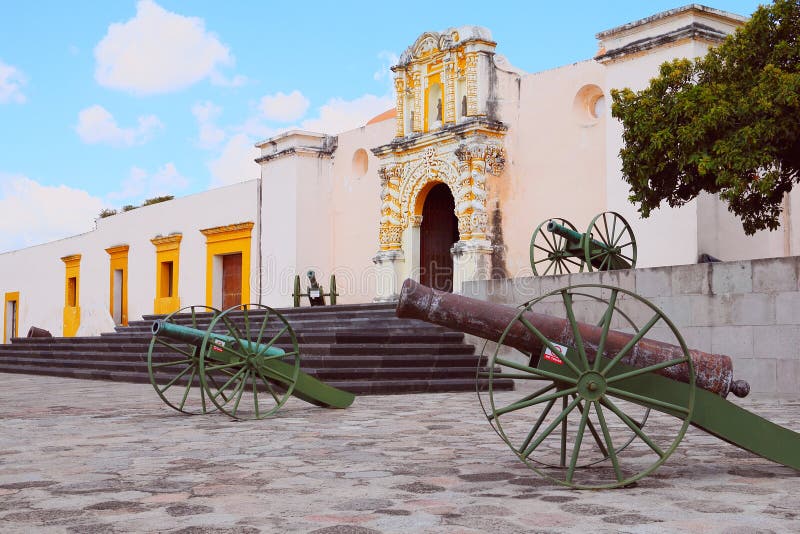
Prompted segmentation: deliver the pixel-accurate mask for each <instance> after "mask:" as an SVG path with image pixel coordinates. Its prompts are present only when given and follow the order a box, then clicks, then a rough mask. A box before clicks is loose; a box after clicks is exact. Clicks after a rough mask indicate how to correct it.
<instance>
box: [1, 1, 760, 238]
mask: <svg viewBox="0 0 800 534" xmlns="http://www.w3.org/2000/svg"><path fill="white" fill-rule="evenodd" d="M680 5H682V3H681V2H679V1H665V0H650V1H644V0H607V1H605V2H583V1H578V2H551V1H548V2H541V1H529V2H502V1H501V2H473V1H470V0H465V1H461V2H457V3H455V2H453V3H450V2H421V1H414V0H411V1H406V2H402V3H397V2H393V3H389V2H370V3H367V2H347V1H338V2H330V1H325V2H316V1H309V2H274V1H272V2H271V1H263V0H262V1H245V0H241V1H235V2H219V1H213V0H192V1H189V0H158V1H153V0H141V1H138V2H137V1H136V0H129V1H123V0H115V1H113V2H88V1H86V0H83V1H78V2H64V1H57V0H48V1H35V0H31V1H28V2H18V1H11V0H5V1H2V2H1V3H0V252H2V251H6V250H13V249H16V248H21V247H24V246H29V245H32V244H36V243H40V242H44V241H49V240H52V239H57V238H60V237H64V236H66V235H71V234H74V233H79V232H82V231H87V230H89V229H91V228H92V227H93V219H94V217H95V216H96V215H97V213H99V211H100V210H101V209H103V208H119V207H120V206H122V205H125V204H139V203H141V202H142V200H144V199H146V198H150V197H153V196H156V195H160V194H174V195H176V196H183V195H187V194H191V193H193V192H197V191H202V190H205V189H208V188H209V187H215V186H219V185H223V184H228V183H233V182H236V181H242V180H247V179H252V178H256V177H257V176H258V167H257V165H256V164H255V163H253V161H252V160H253V158H254V157H255V155H256V151H255V149H254V148H253V143H255V142H256V141H258V140H261V139H264V138H266V137H269V136H271V135H274V134H276V133H278V132H280V131H282V130H285V129H287V128H304V129H312V130H317V131H326V132H327V133H336V132H338V131H342V130H344V129H349V128H352V127H356V126H359V125H360V124H363V123H364V122H366V120H368V119H369V118H370V117H372V116H374V115H377V114H378V113H380V112H382V111H385V110H386V109H389V108H390V107H391V106H392V96H391V78H390V74H391V72H390V71H389V70H388V67H389V66H390V65H391V64H393V61H394V60H396V58H397V56H399V55H400V53H401V52H402V51H403V50H404V49H405V48H406V47H407V46H409V45H410V44H412V43H413V41H414V40H415V39H416V37H417V36H419V34H421V33H422V32H424V31H428V30H435V31H441V30H443V29H445V28H447V27H451V26H461V25H464V24H476V25H481V26H486V27H487V28H489V29H490V30H491V31H492V35H493V37H494V40H495V41H496V42H497V43H498V46H497V52H498V53H499V54H503V55H505V56H506V57H507V58H508V59H509V60H510V62H511V63H512V64H513V65H515V66H516V67H518V68H521V69H523V70H525V71H528V72H536V71H541V70H545V69H549V68H553V67H558V66H561V65H565V64H569V63H573V62H575V61H581V60H584V59H589V58H591V57H592V56H593V55H594V54H595V52H596V49H597V42H596V40H595V37H594V36H595V34H596V33H597V32H600V31H603V30H606V29H609V28H612V27H614V26H618V25H620V24H624V23H627V22H630V21H633V20H636V19H638V18H642V17H646V16H649V15H652V14H655V13H657V12H660V11H663V10H666V9H671V8H674V7H678V6H680ZM708 5H710V6H711V7H714V8H717V9H722V10H726V11H731V12H734V13H738V14H741V15H749V14H750V13H752V12H753V11H754V10H755V9H756V7H757V6H758V2H756V1H752V0H714V1H709V2H708ZM67 207H69V208H68V209H67Z"/></svg>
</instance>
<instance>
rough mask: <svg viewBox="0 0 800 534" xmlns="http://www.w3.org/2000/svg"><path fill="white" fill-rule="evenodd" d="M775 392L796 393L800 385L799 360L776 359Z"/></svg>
mask: <svg viewBox="0 0 800 534" xmlns="http://www.w3.org/2000/svg"><path fill="white" fill-rule="evenodd" d="M777 366H778V380H777V386H776V387H777V393H780V394H792V395H794V394H796V393H797V391H798V387H799V386H800V360H778V361H777Z"/></svg>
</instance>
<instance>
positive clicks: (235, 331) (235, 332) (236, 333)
mask: <svg viewBox="0 0 800 534" xmlns="http://www.w3.org/2000/svg"><path fill="white" fill-rule="evenodd" d="M221 317H222V322H224V323H225V326H227V327H228V333H230V334H231V336H232V337H233V338H235V340H236V343H237V344H238V345H239V346H240V347H242V348H244V343H242V338H243V337H244V336H243V335H242V332H241V331H240V330H239V327H238V326H236V323H234V322H233V321H231V319H230V317H228V316H227V315H225V314H222V316H221Z"/></svg>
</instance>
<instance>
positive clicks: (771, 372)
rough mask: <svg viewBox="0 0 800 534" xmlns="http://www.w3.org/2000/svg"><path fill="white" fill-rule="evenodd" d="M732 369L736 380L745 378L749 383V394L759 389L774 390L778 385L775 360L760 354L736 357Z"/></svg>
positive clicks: (755, 392)
mask: <svg viewBox="0 0 800 534" xmlns="http://www.w3.org/2000/svg"><path fill="white" fill-rule="evenodd" d="M733 369H734V373H733V376H734V378H735V379H736V380H745V381H747V383H748V384H750V391H751V393H750V394H751V395H754V394H758V392H760V391H769V392H774V391H776V389H777V387H778V370H777V369H778V366H777V360H774V359H769V358H764V357H760V356H757V357H756V358H752V359H751V358H736V360H735V361H734V364H733Z"/></svg>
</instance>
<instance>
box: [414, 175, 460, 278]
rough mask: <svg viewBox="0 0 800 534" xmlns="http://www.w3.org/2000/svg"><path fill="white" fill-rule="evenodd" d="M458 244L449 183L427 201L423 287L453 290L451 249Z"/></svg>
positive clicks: (423, 228) (422, 241) (432, 192)
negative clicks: (454, 244)
mask: <svg viewBox="0 0 800 534" xmlns="http://www.w3.org/2000/svg"><path fill="white" fill-rule="evenodd" d="M456 241H458V218H457V217H456V215H455V201H454V200H453V195H452V194H451V193H450V188H449V187H447V185H445V184H438V185H435V186H434V187H433V188H432V189H431V190H430V191H429V192H428V196H427V197H426V198H425V204H424V206H423V207H422V224H421V225H420V263H419V266H420V273H419V280H420V283H421V284H424V285H426V286H429V287H432V288H434V289H438V290H440V291H452V290H453V256H452V254H450V248H451V247H452V246H453V243H455V242H456Z"/></svg>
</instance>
